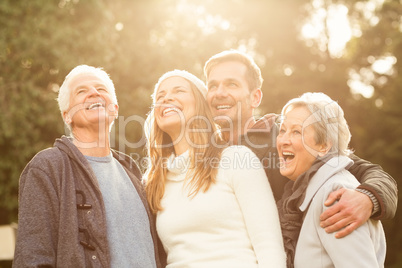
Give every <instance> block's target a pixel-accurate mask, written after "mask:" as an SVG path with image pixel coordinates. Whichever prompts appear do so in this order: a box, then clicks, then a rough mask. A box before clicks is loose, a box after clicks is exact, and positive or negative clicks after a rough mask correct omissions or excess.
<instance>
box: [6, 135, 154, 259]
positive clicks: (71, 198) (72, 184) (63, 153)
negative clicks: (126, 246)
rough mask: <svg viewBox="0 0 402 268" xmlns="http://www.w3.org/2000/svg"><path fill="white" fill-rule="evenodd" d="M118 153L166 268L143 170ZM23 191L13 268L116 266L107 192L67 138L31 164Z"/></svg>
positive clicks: (114, 152) (22, 178)
mask: <svg viewBox="0 0 402 268" xmlns="http://www.w3.org/2000/svg"><path fill="white" fill-rule="evenodd" d="M112 154H113V157H115V158H116V159H117V160H118V161H119V162H120V163H121V165H122V166H123V167H124V169H125V171H126V172H127V174H128V176H129V177H130V179H131V181H132V183H133V185H134V186H135V188H136V189H137V192H138V194H139V196H140V198H141V200H142V202H143V204H144V207H145V209H146V211H147V214H148V218H149V222H150V227H151V229H150V232H151V235H152V238H153V241H154V250H155V258H156V263H157V266H158V267H162V266H161V265H160V260H159V257H158V246H157V245H158V238H157V235H156V229H155V221H154V217H153V216H152V214H151V212H150V210H149V208H148V204H147V201H146V198H145V192H144V189H143V186H142V184H141V172H140V170H139V168H138V166H137V164H136V163H135V162H134V160H133V159H132V158H130V157H129V156H127V155H125V154H123V153H120V152H117V151H114V150H112ZM19 187H20V188H19V214H18V216H19V219H18V231H17V243H16V250H15V256H14V262H13V267H110V252H109V243H108V240H107V234H106V215H105V206H104V203H103V198H102V194H101V191H100V189H99V186H98V182H97V179H96V177H95V174H94V173H93V171H92V169H91V167H90V164H89V163H88V161H87V160H86V158H85V156H84V155H83V154H82V153H81V152H80V151H79V150H78V148H77V147H76V146H75V145H74V144H73V143H72V142H71V141H70V140H69V139H68V138H67V137H65V136H63V137H62V138H61V139H57V140H56V142H55V144H54V147H52V148H49V149H45V150H43V151H41V152H39V153H38V154H37V155H36V156H35V157H34V158H33V159H32V160H31V161H30V162H29V163H28V165H27V166H26V167H25V169H24V171H23V172H22V174H21V177H20V186H19ZM126 209H130V206H129V205H127V208H126ZM122 213H123V212H122ZM122 231H124V230H122ZM134 243H135V242H134Z"/></svg>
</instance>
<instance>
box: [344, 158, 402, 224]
mask: <svg viewBox="0 0 402 268" xmlns="http://www.w3.org/2000/svg"><path fill="white" fill-rule="evenodd" d="M350 157H351V159H352V160H353V161H354V164H353V166H351V167H350V168H349V171H350V173H352V174H353V175H354V176H355V177H356V178H357V179H358V180H359V181H360V183H361V185H360V186H359V187H358V189H365V190H367V191H370V192H371V193H372V194H373V195H374V196H375V198H376V199H377V201H378V205H379V211H378V212H377V213H375V214H373V215H372V218H373V219H379V220H381V219H392V218H393V217H394V216H395V213H396V209H397V203H398V188H397V184H396V181H395V180H394V179H393V178H392V177H391V175H389V174H388V173H386V172H385V171H384V170H383V169H382V168H381V166H379V165H376V164H372V163H370V162H369V161H366V160H364V159H361V158H359V157H357V156H356V155H351V156H350Z"/></svg>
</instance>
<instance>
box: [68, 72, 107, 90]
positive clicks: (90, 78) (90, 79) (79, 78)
mask: <svg viewBox="0 0 402 268" xmlns="http://www.w3.org/2000/svg"><path fill="white" fill-rule="evenodd" d="M94 85H98V86H99V85H101V86H104V87H105V88H107V83H106V82H105V81H103V79H102V78H101V77H100V76H97V75H95V74H93V73H82V74H79V75H76V76H74V77H72V78H71V79H70V82H69V89H70V90H74V89H76V88H80V87H85V86H94ZM107 89H108V90H109V91H110V88H107Z"/></svg>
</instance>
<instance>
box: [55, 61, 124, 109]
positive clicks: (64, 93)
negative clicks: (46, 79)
mask: <svg viewBox="0 0 402 268" xmlns="http://www.w3.org/2000/svg"><path fill="white" fill-rule="evenodd" d="M82 74H93V75H95V76H97V77H98V78H100V79H101V80H102V81H103V82H104V83H105V86H106V87H107V89H108V90H109V92H110V95H111V98H112V102H113V104H117V97H116V90H115V88H114V84H113V81H112V80H111V79H110V77H109V75H108V74H107V73H106V72H105V71H104V70H103V69H102V68H95V67H92V66H88V65H78V66H77V67H75V68H74V69H72V70H71V71H70V73H69V74H68V75H67V76H66V78H65V80H64V82H63V84H62V85H61V87H60V90H59V95H58V97H57V102H58V104H59V108H60V112H61V113H62V114H63V113H64V112H65V111H67V109H68V107H69V105H70V93H71V88H70V82H71V81H72V80H73V79H74V78H75V77H77V76H79V75H82Z"/></svg>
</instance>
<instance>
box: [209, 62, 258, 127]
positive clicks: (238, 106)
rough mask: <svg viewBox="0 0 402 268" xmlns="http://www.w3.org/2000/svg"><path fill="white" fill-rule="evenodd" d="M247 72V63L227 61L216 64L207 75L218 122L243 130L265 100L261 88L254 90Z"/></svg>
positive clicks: (212, 108) (210, 105)
mask: <svg viewBox="0 0 402 268" xmlns="http://www.w3.org/2000/svg"><path fill="white" fill-rule="evenodd" d="M246 71H247V67H246V65H244V64H243V63H241V62H237V61H227V62H222V63H219V64H217V65H215V66H213V68H212V69H211V70H210V72H209V74H208V77H207V86H208V93H207V102H208V105H209V107H210V109H211V112H212V115H213V116H214V119H215V122H216V123H217V124H219V125H221V126H226V125H227V124H228V123H230V124H233V127H234V128H236V129H237V128H238V126H240V127H241V128H243V130H242V132H244V131H245V130H246V129H244V128H245V127H247V126H246V122H247V121H248V120H250V118H252V116H253V110H254V108H256V107H258V105H259V104H260V101H261V94H260V93H261V91H260V89H252V90H251V92H250V89H249V85H248V82H247V80H246ZM228 120H230V122H228Z"/></svg>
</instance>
